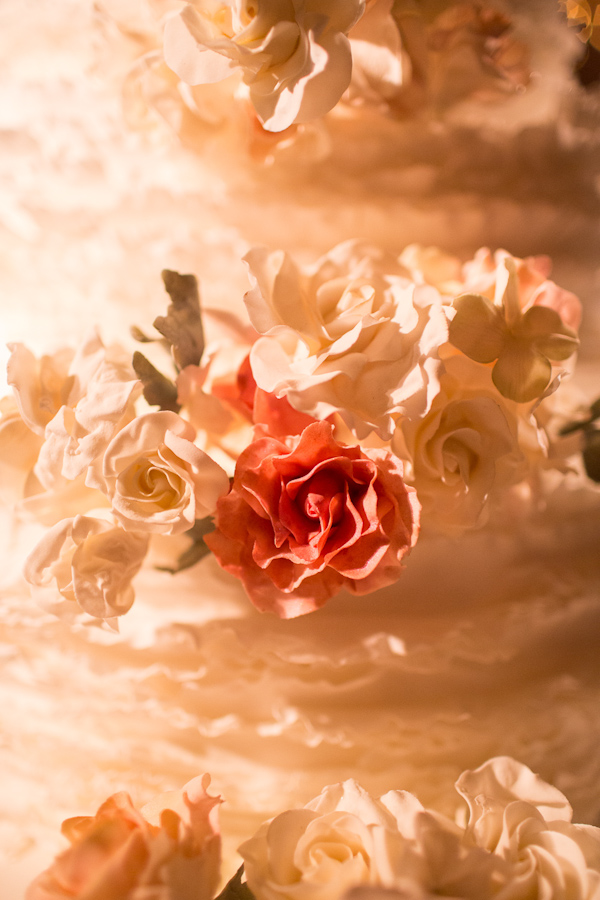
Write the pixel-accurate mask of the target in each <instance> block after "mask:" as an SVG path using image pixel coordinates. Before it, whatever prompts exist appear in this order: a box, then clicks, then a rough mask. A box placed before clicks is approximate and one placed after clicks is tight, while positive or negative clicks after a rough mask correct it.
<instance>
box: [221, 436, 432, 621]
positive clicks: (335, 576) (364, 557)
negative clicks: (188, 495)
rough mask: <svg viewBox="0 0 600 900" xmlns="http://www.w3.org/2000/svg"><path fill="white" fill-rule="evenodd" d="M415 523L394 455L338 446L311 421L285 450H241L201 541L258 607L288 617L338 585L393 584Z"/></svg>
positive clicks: (360, 588)
mask: <svg viewBox="0 0 600 900" xmlns="http://www.w3.org/2000/svg"><path fill="white" fill-rule="evenodd" d="M418 522H419V504H418V501H417V498H416V493H415V492H414V490H413V489H412V488H409V487H407V486H406V485H405V484H404V482H403V480H402V466H401V463H400V461H399V460H398V459H397V458H396V457H395V456H393V455H392V454H390V453H388V452H386V451H381V450H367V451H363V450H361V449H360V448H359V447H346V446H342V445H341V444H338V443H337V441H335V439H334V437H333V433H332V428H331V425H329V424H328V423H327V422H315V423H314V424H311V425H308V426H307V427H306V428H305V429H304V431H303V432H302V434H301V435H300V437H299V438H298V439H297V442H296V445H295V446H294V449H292V450H290V448H289V446H288V445H287V444H285V443H283V442H282V441H280V440H277V439H275V438H273V437H261V438H258V439H257V440H255V441H254V442H253V443H252V444H250V446H249V447H247V448H246V450H245V451H244V452H243V453H242V454H241V455H240V458H239V459H238V463H237V467H236V472H235V478H234V481H233V486H232V489H231V492H230V493H229V494H228V495H227V496H225V497H222V498H221V499H220V500H219V503H218V506H217V530H216V531H215V532H213V533H212V534H210V535H208V536H207V538H206V543H207V544H208V545H209V547H210V549H211V550H212V551H213V553H214V554H215V556H216V557H217V559H218V561H219V563H220V564H221V566H222V567H223V568H224V569H226V570H227V571H228V572H231V573H232V574H233V575H236V576H237V577H238V578H240V579H241V580H242V582H243V583H244V587H245V588H246V591H247V592H248V595H249V597H250V599H251V600H252V602H253V603H254V605H255V606H256V607H257V608H258V609H260V610H261V611H271V612H275V613H277V614H278V615H279V616H281V617H282V618H286V619H290V618H293V617H294V616H300V615H303V614H304V613H307V612H312V611H313V610H315V609H318V607H320V606H322V605H323V604H324V603H325V602H326V601H327V600H329V598H330V597H332V596H333V595H334V594H336V593H337V592H338V591H339V590H340V589H341V588H346V589H347V590H349V591H351V592H352V593H354V594H367V593H370V592H371V591H374V590H376V589H378V588H380V587H384V586H385V585H388V584H392V583H393V582H394V581H396V579H397V578H398V576H399V575H400V572H401V570H402V568H403V567H402V558H403V557H404V556H405V554H407V553H408V552H409V550H410V548H411V547H412V546H413V545H414V543H415V541H416V539H417V535H418Z"/></svg>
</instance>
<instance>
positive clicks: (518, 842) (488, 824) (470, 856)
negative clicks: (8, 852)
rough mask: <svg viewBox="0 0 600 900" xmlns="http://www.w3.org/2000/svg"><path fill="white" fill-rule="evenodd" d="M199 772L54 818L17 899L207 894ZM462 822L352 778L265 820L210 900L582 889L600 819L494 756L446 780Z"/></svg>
mask: <svg viewBox="0 0 600 900" xmlns="http://www.w3.org/2000/svg"><path fill="white" fill-rule="evenodd" d="M209 784H210V777H209V776H208V775H204V776H199V777H197V778H195V779H193V780H192V781H190V782H189V783H188V784H187V785H186V786H185V787H184V788H183V790H182V791H172V792H170V793H168V794H163V795H161V796H159V797H156V798H154V800H151V801H150V803H148V804H147V805H146V806H144V807H143V808H142V809H141V810H138V809H137V808H136V807H135V806H134V805H133V803H132V801H131V799H130V797H129V796H128V795H127V794H126V793H118V794H114V795H113V796H112V797H110V798H109V799H108V800H107V801H105V802H104V803H103V804H102V806H101V807H100V808H99V810H98V812H97V813H96V815H95V816H78V817H76V818H72V819H68V820H67V821H65V822H64V823H63V834H64V835H65V837H66V838H67V839H68V840H69V842H70V846H69V847H68V848H67V849H66V850H65V851H64V852H63V853H61V854H60V855H59V856H58V857H57V858H56V859H55V861H54V862H53V863H52V864H51V865H50V867H49V868H48V869H47V870H46V871H45V872H43V873H42V874H41V875H39V876H38V877H37V878H36V879H35V881H34V882H33V883H32V884H31V886H30V887H29V890H28V892H27V895H26V897H27V900H60V898H66V897H70V898H77V900H87V898H89V900H91V898H106V900H117V898H118V900H142V898H148V900H149V898H152V900H212V898H213V897H214V896H215V894H216V893H217V890H218V887H219V882H220V833H219V825H218V806H219V803H220V802H221V798H220V797H215V796H211V795H210V794H209V793H208V786H209ZM456 789H457V791H458V793H459V794H460V796H461V798H462V800H463V810H462V813H463V816H462V821H461V822H460V823H459V822H455V821H452V820H451V819H448V818H447V817H445V816H443V815H441V814H440V813H438V812H436V811H434V810H431V809H426V808H425V807H423V806H422V804H421V803H420V802H419V800H418V799H417V798H416V797H415V796H413V795H412V794H409V793H407V792H406V791H400V790H390V791H388V792H387V793H386V794H384V795H383V796H382V797H380V798H379V799H376V798H374V797H371V796H370V795H369V794H368V793H367V791H365V790H364V789H363V788H361V787H360V785H358V784H357V783H356V782H355V781H353V780H348V781H345V782H343V783H342V784H334V785H330V786H328V787H326V788H324V790H323V791H322V792H321V794H320V795H319V796H318V797H315V799H314V800H311V801H310V802H309V803H307V804H306V805H305V806H304V807H302V808H299V809H289V810H286V811H284V812H281V813H280V814H279V815H276V816H275V817H274V818H273V819H271V820H270V821H268V822H265V823H264V824H263V825H262V826H261V827H260V828H259V830H258V831H257V832H256V834H255V835H254V836H252V837H251V838H250V839H249V840H246V841H245V842H244V843H243V844H242V845H241V847H240V848H239V852H240V854H241V856H242V858H243V866H242V867H240V869H239V870H238V872H237V874H236V875H234V877H233V878H232V879H231V880H230V881H229V882H228V883H227V885H226V887H225V888H224V889H223V891H222V892H221V893H220V894H219V898H220V900H292V898H305V897H318V898H320V900H341V898H347V900H376V898H377V900H386V898H387V900H405V898H414V900H417V898H430V897H436V896H443V897H447V896H452V897H460V898H473V900H479V898H481V897H498V898H501V897H524V896H527V897H557V896H565V897H568V898H573V900H592V898H594V897H596V896H597V893H598V888H599V886H600V828H596V827H594V826H592V825H576V824H573V823H572V821H571V819H572V809H571V807H570V805H569V803H568V801H567V799H566V797H565V796H564V795H563V794H562V793H561V792H560V791H559V790H557V789H556V788H554V787H552V786H551V785H549V784H547V783H546V782H544V781H542V779H541V778H539V776H537V775H534V773H533V772H532V771H531V770H530V769H528V768H527V767H526V766H523V765H521V764H520V763H517V762H515V760H513V759H510V758H508V757H496V758H494V759H491V760H489V761H488V762H486V763H484V764H483V765H482V766H480V767H479V768H478V769H475V770H473V771H466V772H463V774H462V775H461V776H460V778H459V779H458V781H457V782H456Z"/></svg>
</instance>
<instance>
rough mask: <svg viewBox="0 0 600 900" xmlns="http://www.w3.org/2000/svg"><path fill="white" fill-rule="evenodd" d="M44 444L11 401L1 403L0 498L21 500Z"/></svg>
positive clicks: (0, 401)
mask: <svg viewBox="0 0 600 900" xmlns="http://www.w3.org/2000/svg"><path fill="white" fill-rule="evenodd" d="M42 443H43V438H42V437H41V436H40V434H39V433H37V432H35V431H32V430H31V428H29V426H28V425H27V424H26V422H25V421H24V420H23V418H22V417H21V414H20V412H19V409H18V406H17V404H16V402H15V401H14V399H13V398H12V397H2V398H1V399H0V497H1V498H3V499H5V500H7V501H10V502H14V501H18V500H20V499H21V498H22V497H23V495H24V493H25V492H26V490H27V485H28V484H29V483H30V481H31V477H32V472H33V467H34V465H35V463H36V462H37V458H38V454H39V452H40V448H41V446H42Z"/></svg>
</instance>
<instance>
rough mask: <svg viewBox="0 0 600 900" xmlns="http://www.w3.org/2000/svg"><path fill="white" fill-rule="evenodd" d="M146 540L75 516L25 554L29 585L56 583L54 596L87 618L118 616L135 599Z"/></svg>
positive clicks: (139, 535) (129, 606)
mask: <svg viewBox="0 0 600 900" xmlns="http://www.w3.org/2000/svg"><path fill="white" fill-rule="evenodd" d="M147 549H148V538H147V536H146V535H143V534H134V533H131V532H127V531H124V529H123V528H119V527H118V526H114V525H112V524H111V523H110V522H107V521H106V520H104V519H96V518H92V517H88V516H75V518H73V519H64V520H63V521H61V522H57V524H56V525H54V526H53V527H52V528H50V529H49V530H48V531H47V532H46V534H45V535H44V537H43V538H42V540H41V541H40V542H39V544H38V545H37V546H36V547H35V548H34V550H33V551H32V552H31V553H30V554H29V556H28V558H27V561H26V563H25V572H24V574H25V578H26V579H27V581H29V583H30V584H33V585H36V586H38V587H47V586H49V585H52V584H55V585H56V588H57V590H58V591H59V593H60V594H61V595H62V596H63V597H64V598H65V599H66V600H71V601H73V602H76V603H78V604H79V606H80V607H81V608H82V609H83V610H84V611H85V612H87V613H89V614H90V615H92V616H97V617H99V618H103V619H109V618H113V617H114V616H122V615H123V613H126V612H127V611H128V610H129V609H130V608H131V605H132V603H133V600H134V592H133V587H132V584H131V582H132V579H133V577H134V576H135V575H136V574H137V573H138V571H139V570H140V568H141V566H142V563H143V561H144V557H145V556H146V551H147Z"/></svg>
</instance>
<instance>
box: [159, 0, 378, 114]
mask: <svg viewBox="0 0 600 900" xmlns="http://www.w3.org/2000/svg"><path fill="white" fill-rule="evenodd" d="M363 10H364V2H363V0H344V2H343V3H340V2H339V0H254V2H249V0H228V2H220V0H210V2H199V0H196V2H193V3H188V4H187V5H186V6H185V7H184V8H183V10H182V11H181V12H180V13H179V14H177V15H175V16H173V17H172V18H170V19H169V20H168V21H167V24H166V28H165V40H164V54H165V60H166V62H167V65H168V66H169V67H170V68H171V69H172V70H173V71H174V72H175V73H176V74H177V75H179V77H180V78H181V79H182V80H183V81H184V82H186V83H187V84H191V85H196V84H207V83H214V82H218V81H222V80H223V79H224V78H227V77H228V76H229V75H231V74H232V73H233V72H235V71H236V70H241V73H242V77H243V80H244V82H245V83H246V84H247V85H248V88H249V92H250V99H251V101H252V103H253V105H254V108H255V109H256V112H257V115H258V117H259V119H260V120H261V122H262V123H263V125H264V127H265V128H266V129H267V130H268V131H283V130H284V129H285V128H288V127H289V126H290V125H292V124H293V123H295V122H304V121H307V120H309V119H314V118H317V117H319V116H322V115H324V114H325V113H326V112H328V111H329V110H330V109H331V108H332V107H333V106H335V104H336V103H337V102H338V100H339V99H340V97H341V96H342V94H343V92H344V91H345V90H346V88H347V87H348V84H349V83H350V75H351V71H352V56H351V52H350V44H349V41H348V38H347V37H346V35H347V33H348V31H349V30H350V28H351V27H352V26H353V25H354V23H355V22H356V21H357V20H358V18H359V17H360V16H361V15H362V13H363Z"/></svg>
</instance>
